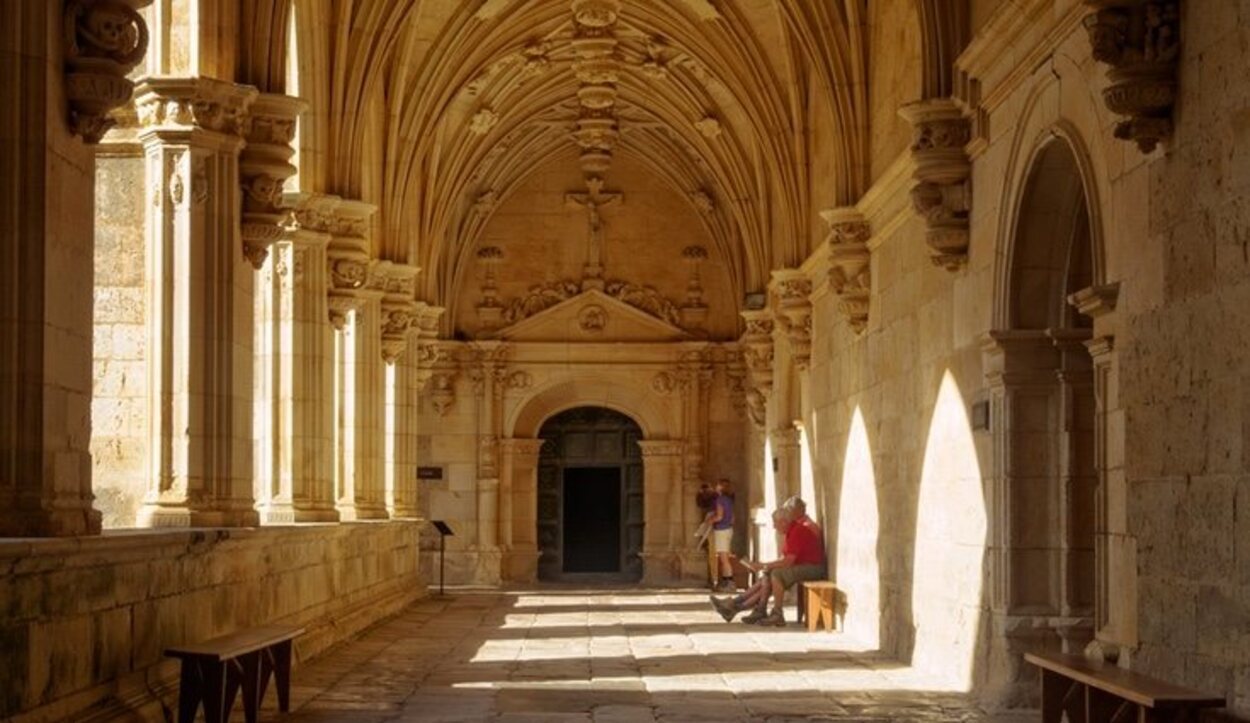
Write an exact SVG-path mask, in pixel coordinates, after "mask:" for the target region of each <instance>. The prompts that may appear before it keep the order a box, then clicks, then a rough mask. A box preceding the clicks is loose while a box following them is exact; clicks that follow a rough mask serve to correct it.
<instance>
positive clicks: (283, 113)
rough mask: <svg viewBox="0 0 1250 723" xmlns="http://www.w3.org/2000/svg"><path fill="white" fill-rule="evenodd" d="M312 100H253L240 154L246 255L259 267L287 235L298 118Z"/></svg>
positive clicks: (277, 97) (272, 97)
mask: <svg viewBox="0 0 1250 723" xmlns="http://www.w3.org/2000/svg"><path fill="white" fill-rule="evenodd" d="M305 108H307V104H306V103H305V102H304V101H303V100H300V99H299V98H293V97H291V96H286V95H277V94H273V93H261V94H260V95H259V96H257V98H256V100H255V102H253V103H252V108H251V113H250V115H249V118H248V121H247V123H246V124H245V127H244V138H245V139H246V140H247V145H246V146H244V147H243V152H242V153H241V154H240V155H239V182H240V183H241V184H242V187H243V223H242V235H243V255H244V256H246V257H247V259H248V261H251V262H252V266H253V267H255V268H256V269H257V270H259V269H260V268H261V266H263V265H264V263H265V258H266V257H267V256H268V255H269V247H270V246H272V245H273V244H275V243H277V241H278V240H279V239H280V238H282V231H283V229H282V223H283V221H284V219H285V218H286V216H287V212H286V210H285V209H284V208H283V195H282V184H283V182H284V181H286V179H288V178H290V177H291V176H293V175H295V172H296V168H295V166H293V165H291V157H292V156H294V155H295V149H294V148H292V147H291V142H292V141H293V140H294V139H295V121H296V119H297V118H298V117H299V114H300V113H302V112H304V110H305Z"/></svg>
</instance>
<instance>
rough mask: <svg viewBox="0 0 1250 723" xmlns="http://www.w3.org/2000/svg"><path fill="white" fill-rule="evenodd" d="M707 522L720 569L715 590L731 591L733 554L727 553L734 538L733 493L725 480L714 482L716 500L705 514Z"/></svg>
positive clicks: (731, 487) (728, 482)
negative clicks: (710, 527)
mask: <svg viewBox="0 0 1250 723" xmlns="http://www.w3.org/2000/svg"><path fill="white" fill-rule="evenodd" d="M706 520H707V522H709V523H711V525H712V539H711V541H710V544H711V545H712V546H713V547H712V549H714V550H716V561H717V565H718V567H719V568H720V584H719V585H717V587H716V589H717V590H720V591H733V590H734V589H735V588H734V569H733V564H732V562H731V561H730V558H731V557H732V555H733V553H731V552H730V551H729V548H730V545H732V544H733V538H734V492H733V484H731V483H730V481H729V480H727V479H725V478H723V477H722V478H721V479H719V480H717V481H716V499H715V501H713V503H712V511H711V512H709V513H707V517H706Z"/></svg>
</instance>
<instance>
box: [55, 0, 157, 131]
mask: <svg viewBox="0 0 1250 723" xmlns="http://www.w3.org/2000/svg"><path fill="white" fill-rule="evenodd" d="M151 4H152V0H69V1H68V2H66V3H65V12H64V15H63V25H64V31H65V37H64V42H65V96H66V99H67V100H68V101H69V125H70V130H71V131H72V132H73V133H75V134H76V135H79V136H82V139H83V140H84V141H85V142H87V143H92V144H94V143H99V142H100V139H102V138H103V137H104V134H105V133H107V132H108V130H109V128H112V127H113V125H114V123H115V121H114V120H113V119H112V118H110V117H109V113H110V112H111V111H113V110H115V109H117V108H120V107H121V106H123V105H125V104H126V103H127V102H129V100H130V96H131V94H132V93H133V92H134V88H135V85H134V82H133V81H131V80H130V79H129V78H127V77H126V76H127V75H129V74H130V71H131V70H133V69H134V68H135V66H137V65H138V64H139V63H140V62H141V61H142V60H143V56H144V55H145V54H146V53H147V51H148V26H147V23H146V22H144V20H143V16H142V15H140V14H139V9H140V8H143V7H146V6H148V5H151Z"/></svg>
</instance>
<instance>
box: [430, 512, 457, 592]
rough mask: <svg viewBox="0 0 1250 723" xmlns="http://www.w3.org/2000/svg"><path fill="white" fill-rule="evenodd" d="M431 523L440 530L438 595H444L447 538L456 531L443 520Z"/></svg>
mask: <svg viewBox="0 0 1250 723" xmlns="http://www.w3.org/2000/svg"><path fill="white" fill-rule="evenodd" d="M430 524H431V525H434V529H436V530H438V596H439V597H444V595H443V578H444V574H443V573H444V570H445V569H446V567H445V565H444V560H445V559H446V557H447V538H448V536H450V535H454V534H456V533H454V532H452V531H451V528H450V527H448V525H447V523H446V522H443V521H442V520H431V521H430Z"/></svg>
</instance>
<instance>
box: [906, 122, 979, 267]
mask: <svg viewBox="0 0 1250 723" xmlns="http://www.w3.org/2000/svg"><path fill="white" fill-rule="evenodd" d="M899 114H900V115H902V116H903V118H905V119H906V120H907V121H908V122H909V123H911V125H912V144H911V154H912V160H913V162H914V163H915V171H914V173H913V175H912V178H913V180H915V182H916V183H915V185H914V186H912V189H911V201H912V207H913V208H915V210H916V213H918V214H920V216H921V217H922V218H923V219H924V221H925V242H926V243H927V244H928V245H929V251H930V253H931V254H932V258H933V263H934V264H936V265H938V266H941V267H943V268H945V269H947V270H949V271H955V270H958V269H959V268H960V267H962V266H963V265H964V262H965V261H967V258H968V216H969V211H970V210H971V203H972V189H971V187H970V182H969V179H970V177H971V175H972V162H971V160H970V159H969V157H968V152H967V150H966V149H965V146H967V144H968V141H969V140H970V139H971V135H972V124H971V122H970V121H969V120H968V118H967V117H965V116H964V113H963V111H962V110H960V108H959V106H958V105H956V103H955V101H954V100H952V99H950V98H935V99H932V100H922V101H919V102H916V103H910V104H908V105H905V106H903V107H902V108H901V109H900V110H899Z"/></svg>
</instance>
